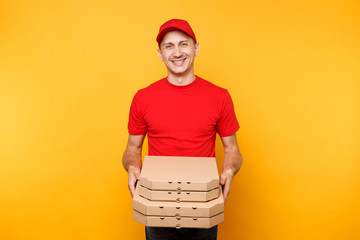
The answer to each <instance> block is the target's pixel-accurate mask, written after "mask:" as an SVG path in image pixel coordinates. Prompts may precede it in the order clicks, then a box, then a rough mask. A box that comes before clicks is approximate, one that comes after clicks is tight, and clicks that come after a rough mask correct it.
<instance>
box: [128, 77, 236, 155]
mask: <svg viewBox="0 0 360 240" xmlns="http://www.w3.org/2000/svg"><path fill="white" fill-rule="evenodd" d="M128 129H129V133H130V134H134V135H142V134H146V133H147V134H148V141H149V155H153V156H193V157H214V156H215V140H216V132H217V133H218V134H219V135H220V136H221V137H224V136H229V135H232V134H233V133H235V132H236V131H237V130H238V129H239V124H238V122H237V120H236V116H235V111H234V106H233V102H232V100H231V97H230V94H229V93H228V91H227V90H226V89H223V88H220V87H218V86H216V85H214V84H212V83H210V82H208V81H206V80H204V79H202V78H200V77H198V76H196V79H195V81H194V82H192V83H191V84H189V85H185V86H176V85H173V84H171V83H169V82H168V80H167V78H163V79H161V80H159V81H157V82H155V83H153V84H151V85H150V86H148V87H146V88H144V89H141V90H139V91H138V92H137V93H136V95H135V96H134V99H133V101H132V104H131V108H130V117H129V124H128Z"/></svg>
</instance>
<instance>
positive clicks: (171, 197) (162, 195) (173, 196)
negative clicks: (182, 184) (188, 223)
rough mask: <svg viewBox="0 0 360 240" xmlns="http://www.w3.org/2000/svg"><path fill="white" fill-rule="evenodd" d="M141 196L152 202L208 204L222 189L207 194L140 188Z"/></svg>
mask: <svg viewBox="0 0 360 240" xmlns="http://www.w3.org/2000/svg"><path fill="white" fill-rule="evenodd" d="M137 188H139V194H140V196H142V197H144V198H147V199H149V200H152V201H176V202H206V201H209V200H212V199H215V198H218V197H219V194H220V192H221V191H220V190H219V189H220V188H214V189H212V190H210V191H207V192H196V191H177V192H175V191H156V190H155V191H154V190H150V189H148V188H145V187H143V186H138V187H137Z"/></svg>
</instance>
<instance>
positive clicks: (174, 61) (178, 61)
mask: <svg viewBox="0 0 360 240" xmlns="http://www.w3.org/2000/svg"><path fill="white" fill-rule="evenodd" d="M184 61H185V58H184V59H179V60H172V62H173V63H175V64H181V63H183V62H184Z"/></svg>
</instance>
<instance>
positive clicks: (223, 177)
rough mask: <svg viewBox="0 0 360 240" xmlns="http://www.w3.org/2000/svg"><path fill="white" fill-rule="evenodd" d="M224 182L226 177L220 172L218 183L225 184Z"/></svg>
mask: <svg viewBox="0 0 360 240" xmlns="http://www.w3.org/2000/svg"><path fill="white" fill-rule="evenodd" d="M225 182H226V178H225V176H224V174H221V175H220V185H225Z"/></svg>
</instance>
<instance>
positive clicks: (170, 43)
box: [163, 40, 189, 45]
mask: <svg viewBox="0 0 360 240" xmlns="http://www.w3.org/2000/svg"><path fill="white" fill-rule="evenodd" d="M182 42H189V40H181V41H180V42H179V43H182ZM166 44H174V43H173V42H166V43H164V44H163V45H166Z"/></svg>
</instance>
